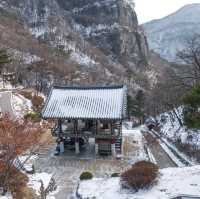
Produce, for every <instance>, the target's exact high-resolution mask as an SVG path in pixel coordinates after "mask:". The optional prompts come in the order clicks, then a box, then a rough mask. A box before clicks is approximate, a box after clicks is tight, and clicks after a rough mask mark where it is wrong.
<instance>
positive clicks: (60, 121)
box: [58, 119, 63, 137]
mask: <svg viewBox="0 0 200 199" xmlns="http://www.w3.org/2000/svg"><path fill="white" fill-rule="evenodd" d="M58 129H59V137H60V136H62V133H63V131H62V120H61V119H59V120H58Z"/></svg>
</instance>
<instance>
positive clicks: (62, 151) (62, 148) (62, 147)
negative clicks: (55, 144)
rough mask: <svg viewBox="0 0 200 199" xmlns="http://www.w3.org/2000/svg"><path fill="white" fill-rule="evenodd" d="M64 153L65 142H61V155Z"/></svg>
mask: <svg viewBox="0 0 200 199" xmlns="http://www.w3.org/2000/svg"><path fill="white" fill-rule="evenodd" d="M64 152H65V147H64V142H63V141H61V142H60V153H64Z"/></svg>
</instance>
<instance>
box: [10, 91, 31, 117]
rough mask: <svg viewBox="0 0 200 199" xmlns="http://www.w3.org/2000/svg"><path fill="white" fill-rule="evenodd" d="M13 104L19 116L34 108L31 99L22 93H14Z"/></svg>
mask: <svg viewBox="0 0 200 199" xmlns="http://www.w3.org/2000/svg"><path fill="white" fill-rule="evenodd" d="M12 105H13V110H14V113H15V115H16V116H17V117H19V118H21V117H23V116H24V115H25V114H26V113H28V112H30V111H31V110H32V103H31V101H30V100H28V99H26V98H25V97H24V96H22V95H20V94H13V97H12Z"/></svg>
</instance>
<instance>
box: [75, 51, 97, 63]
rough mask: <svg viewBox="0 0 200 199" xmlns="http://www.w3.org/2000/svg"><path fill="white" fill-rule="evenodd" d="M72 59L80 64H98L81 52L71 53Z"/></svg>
mask: <svg viewBox="0 0 200 199" xmlns="http://www.w3.org/2000/svg"><path fill="white" fill-rule="evenodd" d="M71 59H73V60H74V61H76V62H78V63H79V64H82V65H86V66H91V65H95V64H97V63H96V62H95V61H94V60H93V59H91V58H90V57H89V56H87V55H86V54H83V53H81V52H72V53H71Z"/></svg>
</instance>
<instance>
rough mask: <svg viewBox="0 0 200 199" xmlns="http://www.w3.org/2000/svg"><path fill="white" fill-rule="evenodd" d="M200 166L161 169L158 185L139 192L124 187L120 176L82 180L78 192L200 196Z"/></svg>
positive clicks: (102, 197)
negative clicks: (121, 184)
mask: <svg viewBox="0 0 200 199" xmlns="http://www.w3.org/2000/svg"><path fill="white" fill-rule="evenodd" d="M199 179H200V166H193V167H185V168H167V169H162V170H160V175H159V179H158V183H157V185H155V186H154V187H152V188H151V189H150V190H141V191H139V192H137V193H133V192H130V191H128V190H127V189H126V190H125V189H122V188H121V186H120V179H119V178H96V179H93V180H88V181H82V182H81V183H80V185H79V189H78V194H79V195H80V196H82V198H87V199H89V198H96V199H111V198H118V199H169V198H171V197H173V196H175V195H181V194H186V195H197V196H198V195H199V196H200V189H199V186H200V180H199Z"/></svg>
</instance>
